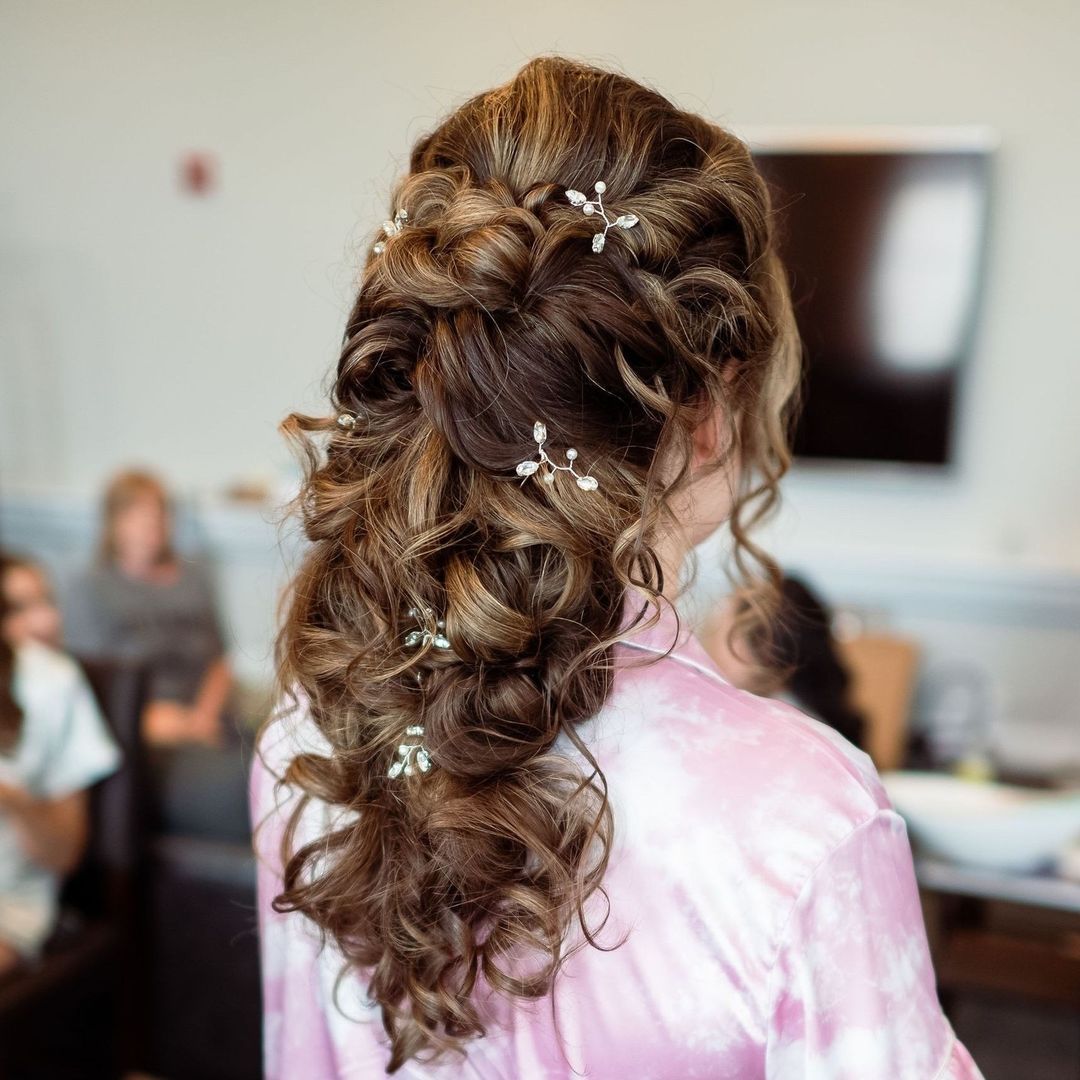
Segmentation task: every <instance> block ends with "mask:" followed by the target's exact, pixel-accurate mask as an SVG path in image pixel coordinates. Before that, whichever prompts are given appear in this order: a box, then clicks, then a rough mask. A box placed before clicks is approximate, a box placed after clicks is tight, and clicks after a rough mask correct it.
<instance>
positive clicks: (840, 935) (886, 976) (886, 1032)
mask: <svg viewBox="0 0 1080 1080" xmlns="http://www.w3.org/2000/svg"><path fill="white" fill-rule="evenodd" d="M768 1000H769V1021H768V1033H767V1048H766V1076H767V1077H768V1080H804V1078H811V1077H813V1078H821V1080H826V1078H828V1080H840V1078H845V1080H846V1078H848V1077H850V1078H851V1080H983V1076H982V1073H981V1072H980V1071H979V1069H978V1066H976V1064H975V1062H974V1061H973V1060H972V1058H971V1055H970V1054H969V1053H968V1051H967V1049H966V1048H965V1047H964V1046H963V1044H962V1043H961V1042H960V1041H959V1039H957V1037H956V1034H955V1032H954V1031H953V1028H952V1025H951V1024H950V1023H949V1020H948V1018H947V1017H946V1016H945V1014H944V1012H943V1011H942V1009H941V1005H940V1002H939V999H938V995H937V986H936V978H935V975H934V970H933V965H932V961H931V957H930V948H929V944H928V942H927V937H926V927H925V924H924V921H923V914H922V907H921V904H920V901H919V890H918V884H917V882H916V879H915V868H914V863H913V860H912V855H911V845H910V842H909V840H908V835H907V828H906V826H905V823H904V819H903V818H902V817H900V815H899V814H898V813H897V812H896V811H895V809H892V808H886V807H883V808H879V809H878V810H877V811H876V812H875V813H874V814H873V815H872V816H871V817H870V818H868V819H867V820H865V821H864V822H862V824H860V825H858V826H856V827H855V828H854V829H853V830H852V831H851V832H850V833H849V834H848V835H847V836H846V837H845V839H844V840H842V841H841V842H840V843H839V844H838V845H837V846H836V847H835V848H833V849H832V850H831V851H830V852H829V854H828V855H827V856H826V857H825V859H823V860H822V861H821V862H820V863H819V864H818V865H817V867H816V869H815V870H814V872H813V873H812V874H811V875H810V877H809V879H808V880H807V881H806V883H805V884H804V886H803V888H802V890H801V892H800V893H799V896H798V898H797V900H796V901H795V904H794V906H793V907H792V909H791V910H790V912H789V914H788V917H787V921H786V924H785V927H784V930H783V932H782V935H781V940H780V945H779V949H778V951H777V954H776V959H775V963H774V965H773V968H772V971H771V975H770V982H769V999H768Z"/></svg>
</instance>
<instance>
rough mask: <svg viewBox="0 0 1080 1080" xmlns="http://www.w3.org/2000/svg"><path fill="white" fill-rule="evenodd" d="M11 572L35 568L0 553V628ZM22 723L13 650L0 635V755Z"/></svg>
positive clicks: (16, 738) (7, 602)
mask: <svg viewBox="0 0 1080 1080" xmlns="http://www.w3.org/2000/svg"><path fill="white" fill-rule="evenodd" d="M12 570H38V565H37V563H35V562H33V561H32V560H30V559H27V558H24V557H23V556H21V555H11V554H7V553H5V552H2V551H0V627H2V626H3V625H4V622H5V620H6V619H7V617H8V615H9V614H10V613H11V602H10V600H9V599H8V592H7V576H8V574H10V573H11V571H12ZM22 724H23V710H22V706H21V705H20V704H19V703H18V702H17V701H16V700H15V649H14V647H13V646H12V644H11V642H10V641H8V640H7V639H6V638H5V637H4V636H3V634H0V753H2V754H7V753H10V752H11V751H12V750H14V748H15V746H16V744H17V743H18V741H19V735H20V734H21V733H22Z"/></svg>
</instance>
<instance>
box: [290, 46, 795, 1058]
mask: <svg viewBox="0 0 1080 1080" xmlns="http://www.w3.org/2000/svg"><path fill="white" fill-rule="evenodd" d="M600 178H603V179H604V180H605V182H606V189H607V199H608V203H606V204H605V209H609V210H610V211H613V212H614V213H624V212H627V213H628V212H632V213H634V214H636V215H637V216H638V217H639V219H640V220H639V223H638V224H637V225H635V226H634V227H632V228H628V229H625V230H624V229H613V230H612V231H611V233H610V234H609V235H608V237H607V245H606V247H605V249H604V250H603V252H602V253H594V252H593V250H592V248H591V243H590V240H591V237H592V236H593V235H594V234H595V233H596V231H597V221H598V220H599V219H598V218H597V217H588V216H586V215H585V214H583V213H582V208H581V207H580V206H575V205H572V204H571V203H570V202H569V201H568V199H567V197H566V191H567V189H577V190H581V191H585V192H589V193H591V192H592V191H593V184H594V182H595V181H596V180H598V179H600ZM398 207H405V208H407V212H408V217H407V221H406V222H405V223H404V225H403V226H402V227H401V228H400V230H398V231H393V230H391V232H390V234H389V235H388V236H387V237H386V239H385V247H384V248H383V249H378V250H376V249H373V250H372V252H371V253H370V254H369V256H368V258H367V260H366V262H365V264H364V266H363V269H362V272H361V278H360V285H359V293H358V295H357V297H356V301H355V305H354V306H353V308H352V312H351V314H350V315H349V318H348V323H347V325H346V327H345V333H344V342H343V347H342V350H341V356H340V360H339V362H338V365H337V373H336V381H335V382H334V383H333V389H332V392H331V394H330V397H331V406H332V408H331V409H330V410H329V415H327V416H323V417H313V416H305V415H298V414H293V415H291V416H289V417H288V418H287V419H286V420H285V421H284V422H283V424H282V429H283V430H284V431H285V432H286V433H287V434H288V435H289V436H291V437H292V438H293V439H294V440H295V441H296V443H297V444H298V446H299V448H300V450H301V454H302V457H303V459H304V461H305V463H306V471H305V476H304V480H303V483H302V486H301V491H300V495H299V497H298V500H297V511H298V513H299V514H300V515H301V517H302V520H303V524H304V531H305V533H306V536H307V538H308V540H309V541H310V545H309V546H308V548H307V550H306V555H305V558H304V560H303V562H302V565H301V568H300V569H299V571H298V573H297V575H296V577H295V580H294V582H293V586H292V588H291V590H290V592H289V593H288V594H287V597H286V605H287V614H286V616H285V618H284V620H283V624H282V629H281V631H280V633H279V636H278V641H277V648H278V670H279V692H280V693H281V694H282V695H285V696H286V697H288V698H291V699H292V700H294V701H295V700H297V699H299V698H300V696H301V695H302V696H303V697H305V698H306V702H307V706H308V708H309V709H310V715H311V718H312V719H313V721H314V723H315V724H316V725H317V727H318V728H319V729H320V730H321V732H322V734H323V735H324V736H325V737H326V739H327V740H328V743H329V745H330V747H331V748H332V749H331V752H330V753H329V755H328V756H319V755H315V754H310V753H306V754H300V755H299V756H297V757H295V758H294V759H293V760H292V762H291V764H290V765H289V767H288V769H287V770H286V772H285V777H284V779H285V782H286V783H288V784H289V785H290V786H291V787H292V788H293V789H294V790H296V791H299V792H300V794H301V797H300V799H299V800H298V803H297V805H296V808H295V810H294V812H293V813H292V815H291V818H290V821H289V823H288V828H287V829H286V830H285V834H284V840H283V849H282V859H283V868H284V869H283V886H284V888H283V892H282V893H281V894H280V895H279V896H278V897H276V898H275V900H274V906H275V908H276V910H278V911H281V912H286V911H295V912H302V913H303V914H304V915H306V916H308V917H309V918H310V919H312V920H313V921H314V922H315V923H316V924H317V925H318V926H319V927H321V928H322V930H323V931H324V934H325V936H326V937H328V938H330V939H332V940H333V942H334V943H335V944H336V945H337V947H338V948H339V949H340V950H341V953H342V954H343V956H344V958H345V961H346V969H345V970H350V969H351V970H353V971H354V972H355V973H356V974H358V975H360V976H361V977H362V978H363V979H364V982H365V984H366V989H367V992H368V995H369V997H370V998H371V999H373V1000H374V1001H375V1002H377V1003H378V1005H379V1006H381V1010H382V1017H383V1023H384V1026H385V1028H386V1031H387V1033H388V1035H389V1037H390V1041H391V1045H392V1056H391V1060H390V1062H389V1065H388V1072H394V1071H395V1070H397V1069H398V1068H399V1067H400V1066H401V1065H402V1064H403V1063H404V1062H406V1061H408V1060H409V1059H410V1058H413V1057H414V1056H417V1055H419V1054H421V1053H422V1052H426V1053H427V1054H429V1055H430V1056H432V1057H437V1056H439V1055H440V1054H441V1053H443V1052H444V1051H446V1050H448V1049H451V1050H458V1051H461V1052H465V1051H466V1050H467V1047H466V1046H465V1043H466V1041H467V1040H468V1038H470V1037H472V1036H475V1035H478V1034H483V1032H484V1026H483V1016H482V1015H481V1011H480V1010H479V1009H478V1007H477V1005H476V1003H475V995H474V993H473V991H474V989H476V987H477V985H478V983H479V982H480V981H481V980H483V981H484V982H486V983H487V984H488V985H489V986H490V987H492V988H493V989H494V990H496V991H498V992H502V993H504V994H507V995H512V996H516V997H521V998H535V997H540V996H543V995H545V994H547V993H548V992H549V991H550V989H551V987H552V983H553V980H554V979H555V977H556V976H557V974H558V972H559V969H560V968H561V966H562V964H563V963H565V960H566V958H567V956H569V955H570V954H571V953H572V952H573V951H575V950H576V949H577V948H581V947H582V946H583V945H584V944H585V942H590V943H592V944H593V945H596V946H597V947H600V946H599V944H598V943H597V941H596V939H595V933H596V928H595V927H590V926H588V925H587V920H586V918H585V916H584V904H585V900H586V899H587V898H588V897H589V896H590V895H591V894H593V893H594V892H596V891H597V890H598V889H599V890H601V895H603V894H602V879H603V875H604V870H605V867H606V865H607V861H608V856H609V852H610V850H611V843H612V836H613V830H614V828H615V826H616V823H615V822H614V821H613V815H612V813H611V808H610V805H609V803H608V799H607V794H606V784H605V781H604V777H603V773H602V771H601V770H600V768H599V765H598V764H597V762H596V761H595V759H594V758H593V757H592V755H591V753H590V752H589V750H588V747H587V746H585V745H584V743H583V740H582V739H581V738H580V736H579V735H578V733H577V732H576V730H575V728H576V726H577V725H578V724H579V722H581V721H583V720H584V719H586V718H588V717H590V716H592V715H594V714H595V713H596V712H597V711H598V710H599V709H600V708H601V706H602V705H603V704H604V701H605V699H606V697H607V695H608V693H609V691H610V688H611V685H612V676H613V644H614V642H615V640H616V639H617V638H618V636H619V634H620V630H622V631H623V632H624V631H625V627H621V625H620V623H621V619H622V617H623V613H624V605H625V604H626V603H627V601H628V600H629V599H631V598H637V599H640V600H641V603H642V606H641V609H640V610H639V611H638V612H637V619H638V624H640V621H641V619H642V618H646V617H647V611H648V609H649V607H650V603H649V602H650V600H652V601H659V600H660V599H661V598H662V596H663V595H664V592H665V581H664V567H663V564H662V560H661V558H660V557H659V556H658V554H657V542H658V540H659V538H660V537H661V536H663V535H665V534H667V532H668V530H670V529H672V528H676V527H678V525H679V522H678V520H676V519H677V516H678V514H677V511H676V510H675V509H674V507H675V505H676V503H675V500H676V498H677V497H678V496H679V494H680V493H683V494H685V492H686V490H687V487H688V485H689V483H690V481H691V479H692V473H693V472H694V471H695V470H694V469H693V468H692V458H691V450H692V445H693V444H692V436H693V433H694V431H695V428H696V427H697V425H698V424H699V423H700V421H701V420H702V418H703V417H705V416H714V417H715V416H716V414H717V410H722V416H723V417H724V419H725V426H726V430H727V431H728V432H729V433H730V440H729V445H728V446H727V449H726V451H725V452H723V453H722V454H720V455H719V456H718V459H717V460H716V461H714V462H711V463H707V465H706V466H705V468H706V469H722V468H728V467H730V466H731V463H732V461H733V460H735V456H736V455H737V457H738V462H739V469H738V472H737V476H738V479H737V482H736V485H735V486H736V490H735V491H733V504H732V510H731V514H730V519H729V522H728V527H729V529H730V534H731V539H732V542H731V565H730V566H729V567H728V572H729V574H730V576H731V577H732V580H733V583H734V584H735V585H736V586H737V588H738V589H739V591H740V596H741V603H742V610H741V615H740V619H741V620H742V629H743V631H746V630H748V629H750V628H752V627H753V626H755V625H760V626H765V625H767V623H768V621H769V618H770V613H771V611H772V610H774V608H775V602H776V589H777V584H778V582H779V580H780V578H779V574H778V570H777V567H776V566H775V564H774V563H773V561H772V560H771V559H770V558H769V557H768V556H767V555H766V553H765V552H763V551H761V550H760V549H759V548H758V547H757V546H755V544H754V543H753V542H752V541H751V540H750V539H749V537H748V532H749V530H750V528H751V527H752V526H753V525H754V523H755V522H756V521H758V520H759V519H760V518H761V517H762V516H763V515H764V514H765V513H767V512H768V511H769V510H770V509H771V508H772V507H773V506H774V504H775V503H776V500H777V497H778V492H777V483H778V481H779V479H780V477H781V476H782V475H783V473H784V472H785V470H786V469H787V467H788V464H789V451H788V438H787V435H788V431H787V429H788V421H789V420H790V412H791V407H792V403H793V402H794V401H795V399H796V398H797V391H798V385H799V379H800V347H799V339H798V334H797V331H796V329H795V323H794V319H793V316H792V311H791V303H790V300H789V295H788V285H787V279H786V276H785V273H784V271H783V268H782V266H781V265H780V263H779V261H778V257H777V254H776V251H775V245H774V228H775V221H774V217H773V212H772V210H771V207H770V200H769V195H768V191H767V188H766V186H765V183H764V182H763V180H762V178H761V176H760V175H759V173H758V171H757V170H756V168H755V166H754V164H753V162H752V160H751V156H750V154H749V152H748V149H747V147H746V145H745V144H744V143H743V142H741V141H740V140H739V139H738V138H736V137H734V136H733V135H732V134H730V133H729V132H727V131H725V130H724V129H722V128H721V127H719V126H717V125H716V124H714V123H711V122H710V121H708V120H706V119H703V118H702V117H700V116H697V115H694V114H692V113H690V112H687V111H684V110H682V109H680V108H678V107H676V106H675V105H674V104H672V103H671V102H670V101H668V100H666V99H665V98H664V97H663V96H662V95H661V94H659V93H658V92H656V91H655V90H653V89H651V88H649V87H647V86H644V85H642V84H641V83H639V82H636V81H634V80H632V79H630V78H627V77H626V76H624V75H622V74H619V73H616V72H612V71H608V70H603V69H600V68H598V67H594V66H590V65H587V64H584V63H579V62H575V61H572V60H569V59H566V58H563V57H560V56H554V55H544V56H540V57H537V58H534V59H532V60H531V61H529V62H528V63H527V64H526V65H525V66H524V67H523V68H522V69H521V70H520V71H519V72H518V73H517V74H516V75H515V76H514V77H513V78H512V79H510V81H508V82H507V83H505V84H504V85H501V86H499V87H497V88H495V89H492V90H489V91H486V92H484V93H480V94H477V95H476V96H474V97H472V98H471V99H469V100H468V101H466V102H465V103H464V104H463V105H461V106H460V107H459V108H458V109H457V110H456V111H454V112H453V113H452V114H451V115H450V116H449V117H448V118H446V119H445V120H444V121H443V122H442V123H440V124H439V125H438V126H437V127H436V128H435V129H434V130H433V131H431V132H430V133H429V134H426V135H424V136H422V137H421V138H419V139H418V141H417V142H416V144H415V146H414V147H413V149H412V152H411V155H410V160H409V169H408V172H407V174H406V175H405V176H403V177H402V178H400V180H399V181H397V182H396V184H395V185H394V188H393V191H392V201H391V213H393V210H394V208H398ZM341 412H345V413H347V414H348V415H349V416H350V417H352V418H354V419H355V422H354V423H353V424H352V426H351V427H350V428H347V429H346V428H343V427H342V426H341V425H340V424H339V423H337V422H336V419H337V416H338V415H339V414H340V413H341ZM536 419H542V420H544V421H545V422H546V424H547V431H548V439H549V442H550V445H551V446H552V447H556V448H559V447H563V448H566V447H574V448H577V449H578V451H579V454H580V460H581V462H583V463H585V464H586V465H587V468H588V470H589V472H590V473H591V475H593V476H594V477H595V478H596V479H597V480H598V483H599V487H598V489H597V490H595V491H590V492H583V491H581V490H579V489H578V488H577V487H576V486H575V484H574V481H573V478H572V477H571V476H570V475H569V474H568V473H566V472H561V473H558V474H557V476H556V481H555V482H554V483H552V484H545V483H540V482H539V480H538V478H536V477H532V478H529V479H528V480H526V481H522V480H521V478H520V477H519V476H518V475H517V474H516V472H515V466H516V465H517V464H518V463H519V462H520V461H522V460H525V459H527V458H529V457H530V456H531V455H532V454H534V453H535V450H536V447H535V444H533V443H532V433H533V423H534V420H536ZM553 453H555V454H556V455H558V453H559V451H558V450H554V451H553ZM702 468H703V467H702V466H698V471H700V470H701V469H702ZM668 584H670V583H668ZM410 608H414V609H416V610H417V611H421V612H423V611H425V610H428V611H430V612H432V613H433V615H432V619H434V617H435V616H442V617H443V618H444V619H445V628H446V633H447V635H448V637H449V639H450V642H451V643H452V650H451V651H447V650H445V649H440V648H435V647H432V646H431V645H430V644H428V645H425V646H423V647H421V648H419V649H415V648H412V649H410V648H408V647H406V645H405V639H406V636H407V634H408V631H409V630H410V629H411V628H414V627H415V623H414V621H413V619H412V618H410V617H409V616H408V615H407V612H408V611H409V609H410ZM656 617H659V612H657V613H656ZM420 618H421V619H422V620H424V619H427V616H426V615H421V616H420ZM654 622H655V620H653V622H650V623H649V625H653V624H654ZM737 624H738V620H737ZM427 628H428V629H429V630H430V631H431V632H432V633H434V631H435V624H434V622H433V621H432V622H430V623H428V624H427ZM734 631H735V627H733V632H734ZM418 672H419V673H422V674H423V681H422V682H418V680H417V674H418ZM413 724H422V725H423V727H424V730H425V736H424V742H425V745H426V746H427V748H428V749H429V751H430V754H431V757H432V759H433V760H434V762H435V766H436V767H435V768H433V769H432V770H431V771H430V772H427V773H425V774H423V775H419V774H417V775H415V776H412V777H404V778H400V777H399V778H398V779H395V780H390V779H388V778H387V769H388V765H389V763H391V762H392V761H394V760H395V753H396V750H397V747H398V744H399V743H400V742H401V738H402V734H403V733H404V732H405V729H406V727H408V726H410V725H413ZM560 734H563V735H565V736H566V738H567V739H569V740H570V742H571V743H572V744H573V745H574V746H575V747H576V748H577V749H578V750H579V751H580V752H581V754H582V756H583V757H584V759H585V761H586V762H587V768H585V769H582V767H581V766H580V764H574V763H572V762H571V761H570V759H569V758H568V757H567V756H565V755H562V754H559V753H556V752H555V750H554V749H553V747H554V743H555V740H556V739H557V738H558V737H559V736H560ZM311 799H317V800H323V801H325V802H326V803H328V804H331V805H332V806H334V807H338V808H341V809H342V810H345V811H350V812H353V813H348V814H346V818H347V819H348V820H347V823H345V824H342V823H341V822H340V821H339V823H338V824H337V825H334V826H331V827H330V829H329V831H328V832H327V834H326V835H322V836H319V837H318V838H317V839H315V840H313V841H311V842H306V843H301V842H299V841H298V833H297V824H298V822H299V820H300V817H301V815H302V814H303V811H304V808H305V806H306V805H308V803H309V802H310V800H311ZM575 923H576V924H578V925H580V926H581V929H582V931H583V940H582V941H580V942H578V943H577V944H576V945H575V946H574V948H568V944H567V943H568V937H569V935H568V931H569V930H570V928H571V925H572V924H575ZM523 954H527V955H528V956H530V957H532V958H533V960H534V962H532V963H531V964H530V965H529V967H528V971H527V973H523V971H522V969H521V968H520V967H519V966H517V965H516V964H515V960H516V958H520V957H521V956H522V955H523Z"/></svg>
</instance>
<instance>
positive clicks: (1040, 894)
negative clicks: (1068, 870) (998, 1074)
mask: <svg viewBox="0 0 1080 1080" xmlns="http://www.w3.org/2000/svg"><path fill="white" fill-rule="evenodd" d="M915 874H916V878H917V879H918V882H919V890H920V895H921V897H922V902H923V915H924V917H925V920H926V930H927V936H928V938H929V941H930V948H931V952H932V953H933V956H934V968H935V971H936V972H937V977H938V989H939V992H940V994H941V1000H942V1004H943V1005H944V1006H945V1009H946V1011H949V1010H950V1009H951V1008H952V1006H953V1004H954V1001H955V997H956V995H957V993H958V992H964V991H969V990H976V991H990V992H993V993H1000V994H1008V995H1018V996H1021V997H1024V998H1028V999H1032V1000H1037V1001H1041V1002H1046V1003H1051V1004H1054V1005H1059V1006H1063V1007H1065V1008H1069V1009H1075V1010H1080V882H1076V881H1071V880H1069V879H1067V878H1064V877H1061V876H1059V875H1057V874H1054V873H1049V872H1048V873H1045V874H1007V873H1002V872H999V871H993V870H980V869H976V868H973V867H966V866H959V865H956V864H954V863H949V862H945V861H942V860H939V859H932V858H929V857H916V859H915Z"/></svg>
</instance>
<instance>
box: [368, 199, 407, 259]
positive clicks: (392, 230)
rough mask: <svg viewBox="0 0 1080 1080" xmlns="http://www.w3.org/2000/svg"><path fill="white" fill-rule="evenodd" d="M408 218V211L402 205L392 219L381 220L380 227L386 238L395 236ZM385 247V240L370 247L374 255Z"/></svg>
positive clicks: (378, 253)
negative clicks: (381, 224)
mask: <svg viewBox="0 0 1080 1080" xmlns="http://www.w3.org/2000/svg"><path fill="white" fill-rule="evenodd" d="M408 220H409V212H408V211H407V210H406V209H405V207H404V206H403V207H401V209H400V210H398V212H397V213H396V214H395V215H394V220H393V221H384V222H383V227H382V228H383V232H384V233H385V234H386V236H387V238H389V237H391V236H397V234H398V233H399V232H401V230H402V228H403V227H404V225H405V222H406V221H408ZM385 249H386V240H380V241H379V242H378V243H377V244H375V246H374V247H373V248H372V251H374V252H375V254H376V255H381V254H382V253H383V251H384V250H385Z"/></svg>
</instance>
